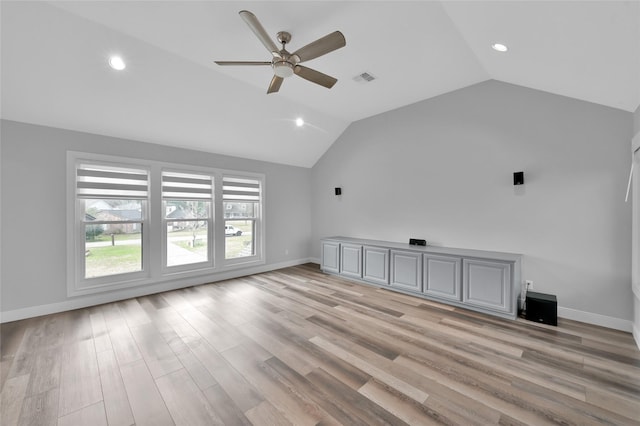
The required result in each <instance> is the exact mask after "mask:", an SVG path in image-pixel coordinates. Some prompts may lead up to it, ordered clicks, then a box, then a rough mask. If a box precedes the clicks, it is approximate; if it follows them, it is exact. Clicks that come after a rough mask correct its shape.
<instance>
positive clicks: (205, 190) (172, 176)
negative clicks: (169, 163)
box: [162, 172, 213, 200]
mask: <svg viewBox="0 0 640 426" xmlns="http://www.w3.org/2000/svg"><path fill="white" fill-rule="evenodd" d="M212 189H213V178H212V177H211V176H208V175H197V174H190V173H177V172H162V198H164V199H169V198H170V199H173V200H175V199H179V200H203V199H205V200H207V199H211V198H213V196H212Z"/></svg>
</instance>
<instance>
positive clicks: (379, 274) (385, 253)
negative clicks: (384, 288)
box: [362, 246, 389, 285]
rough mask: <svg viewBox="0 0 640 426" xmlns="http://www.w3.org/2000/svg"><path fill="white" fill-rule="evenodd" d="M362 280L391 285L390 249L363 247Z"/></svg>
mask: <svg viewBox="0 0 640 426" xmlns="http://www.w3.org/2000/svg"><path fill="white" fill-rule="evenodd" d="M362 262H363V265H362V267H363V269H362V279H363V280H365V281H368V282H370V283H374V284H381V285H389V249H388V248H380V247H369V246H363V247H362Z"/></svg>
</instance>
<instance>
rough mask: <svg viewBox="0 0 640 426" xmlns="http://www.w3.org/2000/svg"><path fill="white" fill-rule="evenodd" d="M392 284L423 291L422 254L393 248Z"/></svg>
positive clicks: (405, 288) (404, 288)
mask: <svg viewBox="0 0 640 426" xmlns="http://www.w3.org/2000/svg"><path fill="white" fill-rule="evenodd" d="M390 284H391V286H393V287H397V288H401V289H403V290H411V291H422V254H420V253H413V252H404V251H397V250H391V281H390Z"/></svg>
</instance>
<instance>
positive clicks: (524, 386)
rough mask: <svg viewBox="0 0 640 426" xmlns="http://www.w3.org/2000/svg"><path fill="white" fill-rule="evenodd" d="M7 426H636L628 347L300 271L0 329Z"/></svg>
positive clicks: (635, 374) (306, 268) (639, 414)
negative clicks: (181, 425) (443, 425)
mask: <svg viewBox="0 0 640 426" xmlns="http://www.w3.org/2000/svg"><path fill="white" fill-rule="evenodd" d="M0 369H1V370H2V371H0V404H1V405H0V420H1V421H2V426H4V425H5V424H8V425H48V424H51V425H55V424H58V423H59V424H60V425H69V424H70V425H76V424H77V425H79V426H80V425H82V426H84V425H85V424H87V425H90V426H94V425H95V426H99V425H103V424H107V425H118V426H121V425H123V426H132V425H134V424H135V425H136V426H138V425H145V424H149V425H154V426H155V425H173V424H225V425H227V424H230V425H236V424H237V425H280V424H295V425H299V424H302V425H304V424H313V425H318V426H320V425H323V426H328V425H377V424H385V425H388V424H392V425H405V424H411V425H414V424H416V425H422V424H432V423H438V424H456V425H482V426H484V425H492V424H500V425H518V426H522V425H535V426H537V425H546V424H565V425H581V426H582V425H592V424H593V425H601V424H609V425H640V409H638V407H640V351H639V350H638V348H637V345H636V343H635V341H634V340H633V337H632V336H631V334H630V333H624V332H620V331H617V330H610V329H606V328H603V327H597V326H592V325H589V324H584V323H579V322H576V321H572V320H566V319H563V318H560V319H559V321H558V326H557V327H554V326H550V325H546V324H537V323H534V322H531V321H526V320H524V319H521V318H518V319H516V320H508V319H503V318H498V317H494V316H488V315H486V314H483V313H480V312H475V311H469V310H465V309H462V308H458V307H453V306H448V305H443V304H441V303H438V302H435V301H429V300H425V299H421V298H416V297H413V296H411V295H408V294H401V293H395V292H391V291H389V290H388V289H383V288H378V287H375V286H371V285H363V284H361V283H357V282H354V281H350V280H345V279H343V278H342V277H340V276H335V275H326V274H323V273H322V272H321V271H320V270H319V268H318V266H317V265H313V264H305V265H299V266H295V267H290V268H284V269H281V270H277V271H271V272H266V273H262V274H256V275H252V276H246V277H241V278H237V279H229V280H226V281H221V282H216V283H210V284H205V285H201V286H196V287H192V288H185V289H180V290H175V291H170V292H165V293H160V294H157V295H150V296H144V297H139V298H134V299H129V300H124V301H120V302H115V303H107V304H104V305H100V306H95V307H91V308H86V309H79V310H75V311H70V312H63V313H60V314H53V315H46V316H42V317H37V318H31V319H27V320H22V321H15V322H12V323H6V324H2V325H0Z"/></svg>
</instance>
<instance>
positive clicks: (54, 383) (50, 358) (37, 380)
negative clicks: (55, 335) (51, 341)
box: [27, 347, 62, 395]
mask: <svg viewBox="0 0 640 426" xmlns="http://www.w3.org/2000/svg"><path fill="white" fill-rule="evenodd" d="M33 357H34V361H33V366H32V370H31V371H32V372H31V374H30V375H31V380H30V381H29V387H28V388H27V395H36V394H39V393H42V392H46V391H48V390H50V389H55V388H58V387H59V386H60V374H61V372H60V370H61V361H62V349H61V348H59V347H54V348H47V349H44V350H40V351H36V352H34V353H33Z"/></svg>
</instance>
